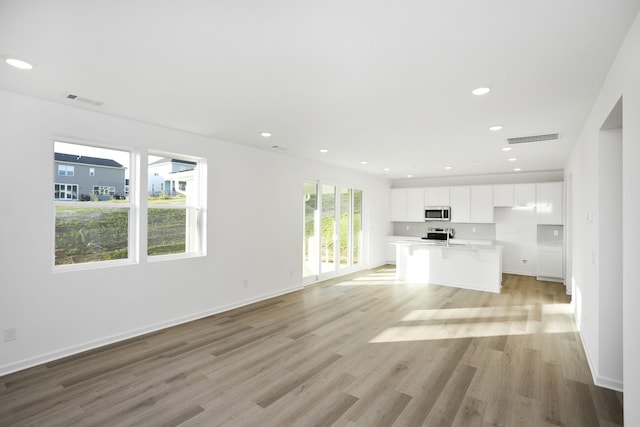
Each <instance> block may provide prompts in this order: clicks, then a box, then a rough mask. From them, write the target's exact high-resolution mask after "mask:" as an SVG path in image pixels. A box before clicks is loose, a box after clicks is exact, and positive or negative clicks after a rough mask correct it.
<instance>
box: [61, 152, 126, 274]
mask: <svg viewBox="0 0 640 427" xmlns="http://www.w3.org/2000/svg"><path fill="white" fill-rule="evenodd" d="M130 157H131V153H129V152H128V151H121V150H112V149H105V148H97V147H91V146H87V145H80V144H68V143H63V142H54V159H55V160H54V161H55V162H56V163H58V162H60V161H62V160H65V161H73V162H75V163H77V167H78V168H80V169H79V170H83V168H89V170H91V169H92V168H93V169H94V170H95V169H96V168H101V170H104V173H101V180H104V181H105V182H104V185H100V186H94V185H91V186H90V185H89V184H88V183H87V179H86V175H84V174H78V176H76V175H74V170H75V166H74V165H68V164H57V172H58V175H59V176H65V177H66V178H65V180H66V181H67V183H56V184H55V185H54V207H55V239H54V240H55V249H54V265H56V266H61V265H67V264H85V263H92V262H104V261H112V260H126V259H130V257H131V249H130V246H131V241H132V238H131V236H132V229H131V226H130V225H131V223H132V221H131V212H132V205H131V203H130V202H129V200H126V199H124V197H123V198H122V200H115V199H114V196H115V195H116V194H124V191H125V189H124V185H125V176H126V175H128V173H129V164H130ZM90 165H91V166H90ZM80 175H83V176H84V177H81V176H80ZM69 181H70V182H69ZM96 191H97V192H96Z"/></svg>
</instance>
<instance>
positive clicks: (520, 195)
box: [513, 184, 536, 207]
mask: <svg viewBox="0 0 640 427" xmlns="http://www.w3.org/2000/svg"><path fill="white" fill-rule="evenodd" d="M513 205H514V206H532V207H533V206H535V205H536V184H514V185H513Z"/></svg>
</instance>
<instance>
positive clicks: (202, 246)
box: [140, 150, 207, 263]
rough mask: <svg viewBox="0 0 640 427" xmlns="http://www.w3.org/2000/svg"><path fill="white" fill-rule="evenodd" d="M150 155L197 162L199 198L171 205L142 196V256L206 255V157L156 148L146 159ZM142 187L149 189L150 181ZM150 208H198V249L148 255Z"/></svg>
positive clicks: (153, 259) (152, 259)
mask: <svg viewBox="0 0 640 427" xmlns="http://www.w3.org/2000/svg"><path fill="white" fill-rule="evenodd" d="M149 156H159V157H170V158H174V159H179V160H187V161H192V162H196V163H197V165H196V168H195V170H196V175H197V181H198V193H197V199H198V200H197V203H196V204H189V203H185V204H175V205H171V204H166V205H155V204H154V205H149V204H148V203H147V198H146V197H141V208H142V209H144V211H145V215H144V219H145V221H141V224H140V230H141V233H140V236H141V242H140V243H141V245H140V247H141V254H140V256H141V257H142V259H144V260H146V261H147V262H150V263H153V262H160V261H170V260H179V259H185V258H199V257H203V256H206V241H207V239H206V233H207V230H206V220H205V219H206V176H207V175H206V165H207V162H206V159H204V158H200V157H193V156H189V155H184V154H177V153H168V152H165V151H155V150H154V151H149V152H148V153H147V156H146V159H148V157H149ZM145 166H148V165H145ZM145 172H147V175H148V170H147V171H145ZM140 189H148V183H147V182H146V180H145V184H144V185H141V186H140ZM141 193H142V191H141ZM145 196H146V191H145ZM150 208H151V209H195V210H196V225H195V226H196V231H195V236H196V238H197V239H198V241H197V242H196V244H195V245H196V246H197V250H195V251H191V252H186V251H185V252H183V253H176V254H162V255H148V254H147V252H148V247H147V233H148V229H147V223H148V211H149V209H150ZM142 250H144V253H142ZM185 250H186V248H185Z"/></svg>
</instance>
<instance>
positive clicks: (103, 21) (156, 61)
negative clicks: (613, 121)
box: [0, 0, 640, 178]
mask: <svg viewBox="0 0 640 427" xmlns="http://www.w3.org/2000/svg"><path fill="white" fill-rule="evenodd" d="M639 8H640V0H561V1H559V0H521V1H513V0H484V1H477V0H464V1H463V0H449V1H433V0H359V1H351V0H323V1H308V0H307V1H305V0H289V1H283V0H272V1H267V0H228V1H216V0H209V1H207V0H200V1H198V0H190V1H180V2H178V1H169V0H137V1H134V0H130V1H126V0H120V1H118V0H92V1H87V0H66V1H65V0H58V1H49V0H41V1H36V0H0V55H14V56H17V57H20V58H22V59H25V60H28V61H31V62H33V63H34V64H35V66H36V67H35V68H34V69H33V70H30V71H21V70H17V69H14V68H12V67H10V66H8V65H6V64H5V63H4V62H3V63H2V64H0V87H1V88H3V89H6V90H10V91H14V92H19V93H24V94H27V95H32V96H36V97H40V98H45V99H49V100H52V101H56V102H61V103H65V104H69V105H75V106H78V107H81V108H88V109H91V110H95V111H101V112H104V113H108V114H114V115H117V116H122V117H128V118H132V119H136V120H140V121H144V122H149V123H156V124H160V125H164V126H168V127H172V128H176V129H182V130H185V131H189V132H194V133H198V134H202V135H208V136H211V137H215V138H220V139H224V140H228V141H232V142H236V143H240V144H246V145H251V146H256V147H261V148H264V149H269V150H270V149H271V146H273V145H278V146H281V147H284V148H286V150H287V151H286V152H284V153H285V154H287V155H291V156H296V157H303V158H308V159H314V160H317V161H320V162H326V163H331V164H335V165H339V166H341V167H346V168H350V169H355V170H359V171H363V172H366V173H371V174H376V175H380V174H385V175H387V176H388V177H389V178H404V177H406V175H407V174H413V176H415V177H432V176H447V175H475V174H488V173H509V172H512V171H513V168H514V167H516V166H517V167H521V168H522V169H523V171H541V170H556V169H561V168H562V167H563V166H564V163H565V161H566V159H567V156H568V154H569V152H570V149H571V147H572V146H573V143H574V142H575V140H576V138H577V136H578V133H579V132H580V129H581V126H582V124H583V122H584V120H585V119H586V116H587V114H588V112H589V109H590V107H591V105H592V104H593V102H594V100H595V98H596V96H597V93H598V90H599V88H600V87H601V85H602V83H603V80H604V77H605V75H606V72H607V70H608V69H609V67H610V65H611V63H612V61H613V59H614V57H615V55H616V52H617V50H618V48H619V46H620V43H621V42H622V40H623V38H624V36H625V34H626V32H627V30H628V28H629V26H630V24H631V22H632V21H633V19H634V18H635V16H636V14H637V12H638V9H639ZM478 86H489V87H491V88H492V89H493V90H492V91H491V93H489V94H488V95H485V96H483V97H476V96H473V95H471V90H472V89H474V88H475V87H478ZM68 93H73V94H76V95H79V96H83V97H87V98H92V99H95V100H99V101H102V102H104V104H103V105H102V106H100V107H95V106H90V105H86V104H83V103H80V102H77V101H70V100H66V99H65V96H66V95H67V94H68ZM612 107H613V106H612ZM494 124H501V125H503V126H504V129H503V130H502V131H499V132H491V131H489V130H488V127H489V126H491V125H494ZM263 131H269V132H272V133H273V136H272V137H271V138H269V139H265V138H263V137H261V136H260V132H263ZM555 132H558V133H559V134H560V139H559V140H557V141H551V142H537V143H531V144H527V145H522V146H516V147H515V148H514V149H513V150H512V151H511V152H510V153H504V152H502V151H501V150H500V148H501V147H504V146H505V145H506V142H505V138H508V137H517V136H528V135H535V134H541V133H555ZM320 148H328V149H329V152H328V153H326V154H321V153H320V152H319V151H318V150H319V149H320ZM508 157H517V158H518V161H516V162H508V161H507V160H506V159H507V158H508ZM362 160H366V161H368V162H369V163H368V164H367V165H361V164H360V161H362ZM446 165H451V166H453V169H451V170H450V171H446V170H444V167H445V166H446ZM383 168H390V169H391V171H389V172H384V171H383Z"/></svg>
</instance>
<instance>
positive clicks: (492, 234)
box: [393, 221, 553, 240]
mask: <svg viewBox="0 0 640 427" xmlns="http://www.w3.org/2000/svg"><path fill="white" fill-rule="evenodd" d="M431 227H434V228H443V227H444V228H453V229H454V230H455V238H457V239H474V240H495V238H496V226H495V224H462V223H455V222H446V221H430V222H394V223H393V235H394V236H412V237H422V236H424V235H426V234H427V228H431ZM552 234H553V233H552Z"/></svg>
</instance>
